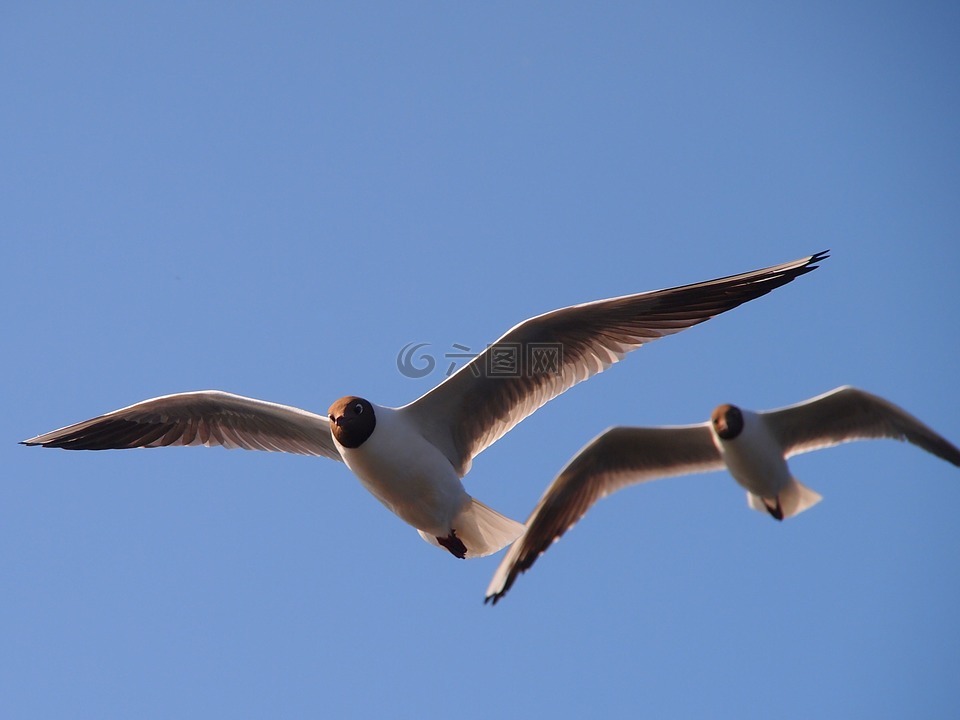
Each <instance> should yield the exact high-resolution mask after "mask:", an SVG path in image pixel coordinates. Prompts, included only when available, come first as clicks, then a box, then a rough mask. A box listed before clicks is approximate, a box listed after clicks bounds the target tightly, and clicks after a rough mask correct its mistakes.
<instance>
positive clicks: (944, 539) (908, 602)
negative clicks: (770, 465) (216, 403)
mask: <svg viewBox="0 0 960 720" xmlns="http://www.w3.org/2000/svg"><path fill="white" fill-rule="evenodd" d="M958 37H960V10H958V8H957V6H956V4H955V3H921V4H916V3H840V4H838V3H826V2H822V3H810V2H803V3H779V4H762V3H726V4H717V3H687V2H680V3H677V2H670V3H667V2H657V3H616V4H614V3H610V4H605V5H603V6H599V7H598V6H597V5H596V4H588V3H583V4H579V5H571V4H569V3H567V4H563V3H536V4H534V3H522V4H518V3H464V2H456V3H450V2H445V3H439V2H438V3H395V4H390V5H387V4H383V3H363V4H357V3H341V4H338V5H337V6H334V5H333V4H331V3H325V4H320V3H317V4H311V3H297V4H289V5H285V6H283V7H276V6H275V5H271V4H267V3H260V4H256V3H242V4H238V3H201V4H197V3H189V4H187V3H162V4H156V3H154V4H149V5H145V4H142V3H135V4H132V5H131V4H130V3H92V4H91V3H87V4H84V5H83V6H82V7H81V6H79V5H78V4H76V3H56V2H53V3H27V2H13V3H7V4H5V5H4V8H3V9H2V10H0V77H2V88H3V96H4V100H3V104H2V109H0V148H2V150H0V154H2V163H3V172H2V173H0V232H2V238H3V243H2V249H0V252H2V263H0V268H2V269H0V272H2V273H3V282H2V283H0V294H2V299H3V302H2V305H0V313H2V320H3V328H4V334H5V337H6V343H5V345H4V353H3V356H2V361H0V362H2V363H3V376H4V378H5V379H4V382H3V396H2V399H3V404H4V412H3V414H2V418H0V429H2V431H0V437H2V439H3V442H2V443H0V463H2V467H3V478H2V482H0V578H2V585H3V589H2V591H0V610H2V612H0V648H2V650H0V715H2V716H3V717H7V718H26V717H30V718H46V717H51V718H53V717H72V718H130V717H138V718H171V717H176V718H208V717H234V718H243V717H251V718H254V717H306V716H314V717H316V716H318V715H320V714H321V713H323V714H324V716H325V717H345V716H363V715H366V716H370V717H400V718H421V717H450V718H457V719H458V720H466V719H472V718H490V717H507V718H509V717H558V718H565V717H571V718H572V717H585V716H592V717H610V718H637V717H679V718H683V717H715V718H737V719H738V720H739V719H742V718H766V717H770V716H771V715H774V714H775V715H777V716H778V717H780V718H810V717H829V718H834V717H835V718H847V717H870V718H903V717H926V718H947V717H957V716H960V688H958V683H957V678H958V677H960V616H958V613H957V607H958V606H960V569H958V564H957V560H958V557H960V522H958V519H957V509H958V507H960V471H958V470H957V469H956V468H954V467H952V466H950V465H947V464H946V463H944V462H942V461H940V460H938V459H936V458H933V457H932V456H929V455H926V454H925V453H923V452H921V451H920V450H918V449H916V448H913V447H909V446H905V445H899V444H897V443H894V442H873V443H858V444H854V445H848V446H845V447H841V448H836V449H833V450H829V451H824V452H820V453H816V454H811V455H805V456H801V457H799V458H797V459H795V461H794V463H793V468H794V471H795V473H796V475H797V477H798V478H800V479H801V480H802V481H803V482H804V483H806V484H807V485H809V486H810V487H812V488H814V489H816V490H817V491H819V492H821V493H822V494H823V496H824V501H823V502H822V503H821V504H820V505H819V506H817V507H816V508H814V509H813V510H812V511H810V512H808V513H806V514H804V515H802V516H800V517H799V518H797V519H795V520H793V521H789V522H785V523H783V524H778V523H775V522H773V521H771V520H770V519H769V518H767V517H764V516H762V515H760V514H758V513H755V512H752V511H750V510H749V509H748V508H747V507H746V501H745V497H744V493H743V491H742V490H741V489H740V488H739V487H737V486H736V485H735V484H734V482H733V481H732V480H731V479H730V478H729V477H728V476H727V475H725V474H722V473H714V474H710V475H700V476H690V477H686V478H683V479H676V480H667V481H663V482H661V483H652V484H649V485H647V486H644V487H637V488H631V489H629V490H627V491H624V492H622V493H620V494H618V495H616V496H614V497H613V498H611V499H608V500H605V501H604V502H602V503H600V504H599V505H598V506H597V507H595V508H594V510H593V511H592V512H591V513H590V514H589V515H588V516H587V518H585V520H584V521H583V522H582V523H581V524H580V525H579V526H577V527H576V528H575V529H574V530H573V531H572V532H571V533H569V534H568V535H567V536H566V537H565V538H564V539H563V540H562V541H561V542H560V543H559V544H558V545H556V546H554V548H553V549H552V550H551V551H550V552H549V553H548V554H547V556H545V557H544V558H543V559H542V560H541V562H540V563H538V565H537V566H536V567H535V568H534V570H533V571H532V572H530V573H528V574H526V575H524V576H523V577H521V578H520V580H519V581H518V582H517V584H516V586H515V587H514V589H513V591H512V592H511V593H510V594H509V595H508V596H507V597H506V598H505V599H504V601H503V602H502V603H500V604H499V605H497V606H496V607H490V606H484V605H483V603H482V600H483V591H484V589H485V588H486V585H487V582H488V580H489V578H490V576H491V574H492V573H493V570H494V568H495V567H496V565H497V562H498V560H499V557H498V556H497V557H492V558H486V559H482V560H474V561H467V562H460V561H456V560H454V559H453V558H451V557H450V556H449V555H447V554H445V553H442V552H439V551H437V550H436V549H435V548H432V547H430V546H428V545H427V544H425V543H424V542H423V541H422V540H421V539H420V538H419V537H418V536H417V534H416V532H415V531H413V530H412V529H411V528H409V527H407V526H406V525H404V524H403V523H402V522H401V521H400V520H398V519H397V518H395V517H394V516H392V515H391V514H390V513H388V512H387V511H386V510H384V508H382V507H381V506H380V505H379V504H378V503H377V502H376V501H375V500H374V499H373V498H372V497H371V496H369V495H368V494H367V493H366V492H365V491H364V490H363V489H362V488H361V487H360V485H359V483H358V482H357V481H356V480H354V478H353V476H352V475H351V474H350V473H349V472H348V471H347V469H346V468H345V467H343V466H342V465H339V464H337V463H334V462H330V461H327V460H324V459H318V458H303V457H295V456H283V455H277V454H273V453H254V452H244V451H240V450H235V451H230V452H227V451H224V450H222V449H203V448H191V449H169V450H154V451H127V452H103V453H68V452H63V451H48V450H41V449H37V448H26V447H22V446H19V445H17V444H16V443H17V441H19V440H22V439H24V438H26V437H29V436H31V435H34V434H36V433H39V432H42V431H47V430H51V429H53V428H56V427H60V426H62V425H65V424H67V423H70V422H75V421H78V420H82V419H85V418H88V417H92V416H93V415H96V414H99V413H102V412H105V411H108V410H112V409H115V408H118V407H121V406H124V405H127V404H130V403H133V402H136V401H139V400H142V399H146V398H149V397H153V396H156V395H161V394H166V393H171V392H179V391H185V390H197V389H207V388H213V389H222V390H228V391H232V392H236V393H241V394H245V395H250V396H253V397H258V398H263V399H268V400H274V401H277V402H283V403H288V404H293V405H298V406H301V407H304V408H307V409H310V410H314V411H319V412H325V411H326V409H327V407H328V406H329V404H330V402H331V401H332V400H334V399H336V398H338V397H340V396H341V395H344V394H348V393H355V394H360V395H364V396H366V397H368V398H370V399H372V400H374V401H375V402H379V403H382V404H389V405H399V404H403V403H406V402H408V401H410V400H412V399H414V398H415V397H417V396H419V395H420V394H421V393H423V392H425V391H426V390H427V389H428V388H429V387H431V386H432V385H433V384H435V383H436V382H439V381H440V380H441V379H442V377H443V370H444V369H445V362H446V361H445V360H444V359H443V355H444V354H445V353H450V352H457V351H456V350H455V349H454V348H453V345H454V344H455V343H456V344H459V345H466V346H468V347H471V348H473V349H476V350H479V349H480V348H482V347H483V346H484V345H485V344H486V343H488V342H491V341H492V340H494V339H495V338H496V337H497V336H498V335H499V334H500V333H501V332H502V331H504V330H506V329H507V328H508V327H510V326H511V325H513V324H514V323H516V322H518V321H520V320H522V319H524V318H527V317H529V316H531V315H533V314H536V313H539V312H544V311H547V310H551V309H554V308H557V307H561V306H565V305H569V304H572V303H576V302H581V301H587V300H594V299H598V298H602V297H609V296H612V295H618V294H624V293H629V292H637V291H642V290H652V289H657V288H661V287H667V286H671V285H677V284H682V283H686V282H695V281H698V280H704V279H707V278H711V277H715V276H719V275H725V274H730V273H735V272H739V271H745V270H750V269H754V268H758V267H762V266H764V265H769V264H773V263H777V262H782V261H786V260H791V259H794V258H797V257H800V256H803V255H807V254H810V253H813V252H815V251H818V250H823V249H826V248H830V249H832V252H833V256H832V257H831V258H830V259H829V260H827V261H826V262H825V263H824V264H823V266H822V267H821V269H820V270H817V271H816V272H814V273H812V274H810V275H808V276H805V277H803V278H801V279H799V280H798V281H797V282H795V283H793V284H792V285H790V286H788V287H786V288H783V289H781V290H778V291H776V292H775V293H774V294H773V295H770V296H768V297H765V298H762V299H760V300H757V301H755V302H753V303H750V304H749V305H746V306H744V307H742V308H739V309H737V310H734V311H733V312H731V313H729V314H727V315H724V316H722V317H720V318H718V319H716V320H713V321H711V322H709V323H707V324H706V325H702V326H700V327H697V328H694V329H692V330H690V331H688V332H686V333H683V334H681V335H679V336H676V337H672V338H668V339H666V340H663V341H660V342H657V343H655V344H653V345H650V346H648V347H645V348H643V349H641V350H640V351H638V352H636V353H634V354H633V355H631V356H630V357H629V358H628V359H627V360H626V361H625V362H624V363H621V364H620V365H618V366H616V367H615V368H613V369H612V370H610V371H609V372H607V373H604V374H603V375H601V376H599V377H597V378H594V379H592V380H590V381H589V382H587V383H584V384H582V385H580V386H578V387H576V388H574V389H573V390H572V391H570V392H569V393H567V394H565V395H564V396H562V397H561V398H559V399H557V400H555V401H554V402H553V403H551V404H549V405H548V406H546V407H545V408H543V409H542V410H541V411H539V412H537V413H536V414H535V415H534V416H532V417H531V418H529V419H528V420H526V421H525V422H524V423H522V424H521V425H520V426H519V427H517V428H516V429H515V430H514V431H513V432H511V433H510V434H509V435H508V436H507V437H505V438H504V439H503V440H501V441H500V442H499V443H497V444H496V445H494V446H493V447H492V448H490V449H489V450H487V451H486V452H485V453H483V454H482V455H481V456H480V457H479V458H478V459H477V460H476V461H475V463H474V466H473V470H472V472H471V474H470V475H469V476H468V477H467V481H466V485H467V489H468V491H470V492H471V493H473V494H474V495H476V496H477V497H478V498H480V499H481V500H483V501H484V502H486V503H487V504H489V505H491V506H492V507H494V508H496V509H498V510H500V511H502V512H504V513H506V514H508V515H510V516H512V517H514V518H517V519H521V520H522V519H523V518H525V517H526V515H527V513H528V512H529V510H530V508H531V507H532V506H533V505H534V503H535V502H536V499H537V498H538V497H539V495H540V493H541V491H542V490H543V488H544V487H545V486H546V484H547V483H548V482H549V481H550V480H551V479H552V478H553V476H554V474H555V473H556V471H557V470H558V469H559V468H560V467H561V466H562V465H563V464H564V462H566V460H567V459H568V458H569V457H570V456H571V455H572V454H573V453H574V452H575V451H576V450H577V449H578V448H579V447H581V446H582V445H583V444H584V443H585V442H586V441H587V440H589V439H590V438H591V437H593V436H594V435H596V434H597V433H598V432H600V431H601V430H602V429H604V428H605V427H607V426H609V425H614V424H638V425H657V424H674V423H688V422H700V421H702V420H705V419H706V418H707V416H708V414H709V412H710V409H711V408H712V407H713V406H714V405H716V404H718V403H720V402H735V403H738V404H742V405H744V406H746V407H750V408H757V409H760V408H771V407H778V406H781V405H785V404H789V403H793V402H796V401H799V400H802V399H804V398H807V397H810V396H812V395H815V394H818V393H820V392H823V391H826V390H829V389H831V388H833V387H836V386H838V385H841V384H847V383H849V384H854V385H857V386H860V387H863V388H865V389H867V390H870V391H872V392H875V393H879V394H881V395H884V396H886V397H888V398H890V399H891V400H893V401H894V402H897V403H899V404H901V405H902V406H903V407H905V408H906V409H908V410H909V411H911V412H913V413H914V414H916V415H917V416H919V417H920V418H921V419H923V420H924V421H926V422H927V423H928V424H930V425H931V426H932V427H934V428H935V429H937V430H938V431H940V432H941V433H943V434H944V435H945V436H947V437H948V438H950V439H952V440H953V441H954V442H957V441H960V416H958V413H957V404H958V403H957V401H958V383H957V362H958V359H957V356H958V350H960V341H958V328H960V285H958V279H957V275H958V270H960V242H958V228H960V203H958V197H960V192H958V191H960V112H958V110H960V108H958V100H960V81H958V76H957V68H958V67H960V49H958V48H960V46H958V43H957V38H958ZM409 342H429V343H431V345H430V347H429V348H428V350H429V351H432V352H434V353H435V354H437V356H438V359H439V361H440V363H439V367H438V368H437V369H436V370H435V372H434V373H432V374H431V375H428V376H427V377H425V378H423V379H421V380H413V379H409V378H406V377H404V376H402V375H401V374H400V373H399V372H398V371H397V367H396V356H397V353H398V352H399V351H400V349H401V348H402V347H403V346H404V345H405V344H407V343H409Z"/></svg>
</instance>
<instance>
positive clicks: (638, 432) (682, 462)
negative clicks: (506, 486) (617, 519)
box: [486, 423, 725, 604]
mask: <svg viewBox="0 0 960 720" xmlns="http://www.w3.org/2000/svg"><path fill="white" fill-rule="evenodd" d="M724 467H725V465H724V463H723V460H722V458H721V457H720V452H719V450H717V448H716V446H715V445H714V443H713V436H712V435H711V433H710V425H709V423H703V424H700V425H682V426H677V427H663V428H639V427H615V428H611V429H609V430H607V431H606V432H604V433H603V434H601V435H599V436H598V437H596V438H595V439H594V440H592V441H591V442H590V443H589V444H588V445H587V446H586V447H584V448H583V449H582V450H580V452H579V453H577V454H576V455H575V456H574V457H573V459H572V460H570V462H569V463H567V465H566V467H564V468H563V470H561V471H560V474H559V475H558V476H557V477H556V479H555V480H554V481H553V482H552V483H551V484H550V487H548V488H547V490H546V492H545V493H544V494H543V497H541V498H540V502H539V503H537V506H536V507H535V508H534V510H533V512H532V513H531V514H530V517H529V518H527V522H526V526H527V529H526V530H525V531H524V533H523V535H521V536H520V538H519V539H518V540H517V541H516V542H515V543H514V544H513V545H512V546H511V547H510V549H509V550H508V551H507V553H506V554H505V555H504V557H503V560H502V561H501V562H500V566H499V567H498V568H497V570H496V572H495V573H494V575H493V579H492V580H491V581H490V586H489V587H488V588H487V598H486V599H487V601H491V600H492V601H493V603H494V604H496V602H497V600H499V599H500V598H501V597H502V596H503V595H504V594H505V593H506V592H507V590H509V589H510V586H511V585H513V583H514V581H516V579H517V576H518V575H519V574H520V573H522V572H525V571H526V570H528V569H529V568H530V567H531V566H532V565H533V563H534V562H536V560H537V558H538V557H540V556H541V555H542V554H543V553H544V552H546V550H547V548H549V547H550V545H551V544H552V543H554V542H556V541H557V540H559V539H560V536H561V535H563V534H564V533H565V532H566V531H567V530H569V529H570V528H572V527H573V526H574V525H575V524H576V523H577V521H578V520H580V518H582V517H583V516H584V515H585V514H586V513H587V511H588V510H589V509H590V508H591V507H592V506H593V504H594V503H595V502H597V501H598V500H600V499H601V498H603V497H606V496H607V495H609V494H611V493H613V492H616V491H617V490H619V489H620V488H623V487H626V486H627V485H633V484H636V483H641V482H645V481H647V480H656V479H658V478H664V477H671V476H674V475H688V474H691V473H698V472H707V471H710V470H719V469H722V468H724Z"/></svg>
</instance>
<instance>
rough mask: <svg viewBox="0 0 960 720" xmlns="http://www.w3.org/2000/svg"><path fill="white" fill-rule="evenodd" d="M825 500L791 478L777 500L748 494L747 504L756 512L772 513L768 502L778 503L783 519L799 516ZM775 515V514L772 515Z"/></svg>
mask: <svg viewBox="0 0 960 720" xmlns="http://www.w3.org/2000/svg"><path fill="white" fill-rule="evenodd" d="M822 499H823V496H821V495H820V493H818V492H815V491H814V490H811V489H810V488H808V487H807V486H806V485H803V484H802V483H800V482H799V481H798V480H797V479H796V478H790V482H789V483H787V486H786V487H785V488H783V490H781V491H780V494H779V495H777V497H776V498H767V499H765V498H762V497H759V496H758V495H754V494H753V493H749V492H748V493H747V503H748V504H749V505H750V507H752V508H753V509H754V510H758V511H760V512H762V513H771V508H770V507H769V506H768V505H767V503H768V502H771V501H773V502H776V503H777V504H778V505H779V509H780V512H781V513H782V517H783V519H786V518H788V517H793V516H794V515H799V514H800V513H802V512H803V511H804V510H807V509H808V508H812V507H813V506H814V505H816V504H817V503H818V502H820V501H821V500H822ZM771 514H773V513H771Z"/></svg>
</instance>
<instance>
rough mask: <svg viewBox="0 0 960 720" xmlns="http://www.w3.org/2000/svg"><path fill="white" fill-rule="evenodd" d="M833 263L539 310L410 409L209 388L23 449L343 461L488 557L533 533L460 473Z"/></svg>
mask: <svg viewBox="0 0 960 720" xmlns="http://www.w3.org/2000/svg"><path fill="white" fill-rule="evenodd" d="M828 255H829V251H823V252H820V253H816V254H814V255H810V256H808V257H805V258H801V259H799V260H795V261H793V262H788V263H783V264H780V265H774V266H771V267H768V268H763V269H760V270H755V271H752V272H747V273H741V274H739V275H731V276H728V277H722V278H717V279H714V280H708V281H705V282H700V283H694V284H691V285H684V286H680V287H674V288H669V289H666V290H657V291H650V292H643V293H637V294H633V295H624V296H621V297H615V298H610V299H606V300H597V301H594V302H587V303H583V304H579V305H573V306H570V307H565V308H561V309H559V310H553V311H551V312H547V313H544V314H542V315H537V316H535V317H533V318H530V319H528V320H525V321H523V322H521V323H519V324H518V325H515V326H514V327H513V328H511V329H510V330H508V331H507V332H506V333H505V334H504V335H502V336H501V337H500V339H499V340H497V341H496V342H495V343H493V344H492V345H490V346H488V347H487V348H486V349H484V350H483V351H481V352H480V353H479V354H477V355H476V356H475V357H474V358H473V359H472V360H470V362H468V363H467V364H466V365H464V366H463V367H461V368H460V369H459V370H458V371H457V372H456V373H454V374H452V375H451V376H450V377H448V378H446V379H444V380H443V381H442V382H441V383H440V384H438V385H437V386H436V387H434V388H432V389H431V390H429V391H428V392H426V393H425V394H423V395H422V396H421V397H419V398H417V399H416V400H414V401H413V402H411V403H409V404H407V405H404V406H402V407H388V406H384V405H378V404H375V403H373V402H371V401H370V400H367V399H365V398H362V397H358V396H355V395H346V396H344V397H341V398H340V399H338V400H336V401H335V402H333V404H332V405H330V407H329V410H328V412H327V414H326V415H321V414H317V413H313V412H309V411H307V410H302V409H299V408H295V407H290V406H286V405H280V404H277V403H272V402H267V401H263V400H257V399H253V398H248V397H243V396H240V395H235V394H232V393H227V392H223V391H219V390H203V391H194V392H184V393H177V394H173V395H164V396H161V397H157V398H152V399H149V400H144V401H142V402H138V403H136V404H134V405H130V406H128V407H124V408H121V409H119V410H115V411H113V412H108V413H106V414H104V415H100V416H98V417H95V418H92V419H90V420H85V421H83V422H79V423H75V424H73V425H68V426H67V427H64V428H61V429H59V430H54V431H52V432H48V433H45V434H42V435H37V436H36V437H32V438H30V439H28V440H24V441H22V444H25V445H40V446H43V447H49V448H64V449H67V450H105V449H124V448H134V447H162V446H169V445H206V446H214V445H220V446H223V447H226V448H236V447H240V448H246V449H251V450H275V451H283V452H290V453H299V454H304V455H315V456H322V457H326V458H330V459H333V460H340V461H343V462H344V463H345V464H346V465H347V467H348V468H349V469H350V470H351V471H352V472H353V473H354V475H356V477H357V478H358V479H359V481H360V483H361V484H362V485H363V486H364V487H365V488H366V489H367V490H368V491H369V492H370V493H371V494H372V495H373V496H374V497H375V498H376V499H377V500H379V501H380V502H381V503H382V504H383V505H385V506H386V507H387V508H388V509H389V510H391V511H392V512H393V513H394V514H396V515H397V516H398V517H400V518H401V519H402V520H404V521H405V522H406V523H408V524H409V525H412V526H413V527H414V528H416V529H417V531H418V532H419V533H420V536H421V537H422V538H423V539H424V540H426V541H427V542H428V543H430V544H432V545H435V546H436V547H439V548H441V549H444V550H446V551H448V552H449V553H450V554H452V555H454V556H455V557H457V558H473V557H482V556H485V555H489V554H491V553H494V552H496V551H498V550H500V549H501V548H503V547H504V546H505V545H507V544H508V543H510V542H512V541H513V540H515V539H516V538H517V537H518V536H519V535H520V533H521V532H522V531H523V525H522V524H521V523H519V522H517V521H515V520H512V519H510V518H507V517H506V516H504V515H502V514H500V513H498V512H496V511H495V510H493V509H491V508H489V507H487V506H486V505H484V504H483V503H481V502H480V501H479V500H476V499H475V498H473V497H472V496H471V495H469V494H468V493H467V491H466V489H465V488H464V486H463V483H462V478H463V477H464V476H465V475H466V474H467V472H468V471H469V470H470V467H471V464H472V461H473V458H474V457H476V455H478V454H479V453H480V452H482V451H483V450H484V449H485V448H487V447H489V446H490V445H492V444H493V443H494V442H496V441H497V440H498V439H499V438H500V437H502V436H503V435H504V434H505V433H506V432H508V431H509V430H510V429H511V428H513V427H514V426H515V425H516V424H517V423H519V422H520V421H521V420H523V419H524V418H525V417H527V416H528V415H530V414H531V413H533V412H534V411H535V410H537V408H539V407H540V406H542V405H543V404H544V403H546V402H548V401H549V400H551V399H553V398H555V397H556V396H558V395H560V394H561V393H563V392H564V391H566V390H567V389H569V388H570V387H572V386H573V385H575V384H577V383H579V382H581V381H583V380H586V379H587V378H589V377H591V376H592V375H595V374H597V373H599V372H601V371H602V370H604V369H605V368H607V367H608V366H610V365H611V364H613V363H615V362H618V361H619V360H621V359H622V358H623V357H624V356H625V355H626V354H627V353H628V352H629V351H631V350H634V349H636V348H638V347H640V346H641V345H644V344H646V343H648V342H650V341H652V340H655V339H657V338H659V337H663V336H666V335H671V334H674V333H677V332H680V331H681V330H684V329H686V328H688V327H691V326H693V325H696V324H698V323H701V322H703V321H705V320H708V319H710V318H712V317H714V316H716V315H718V314H720V313H723V312H726V311H727V310H731V309H732V308H734V307H737V306H738V305H741V304H743V303H745V302H747V301H749V300H753V299H755V298H758V297H760V296H762V295H765V294H767V293H768V292H770V291H772V290H774V289H775V288H778V287H781V286H782V285H786V284H787V283H789V282H791V281H792V280H794V279H796V278H798V277H800V276H802V275H804V274H806V273H808V272H811V271H812V270H814V269H816V268H817V267H819V265H818V264H817V263H819V262H820V261H822V260H823V259H825V258H826V257H828Z"/></svg>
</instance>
